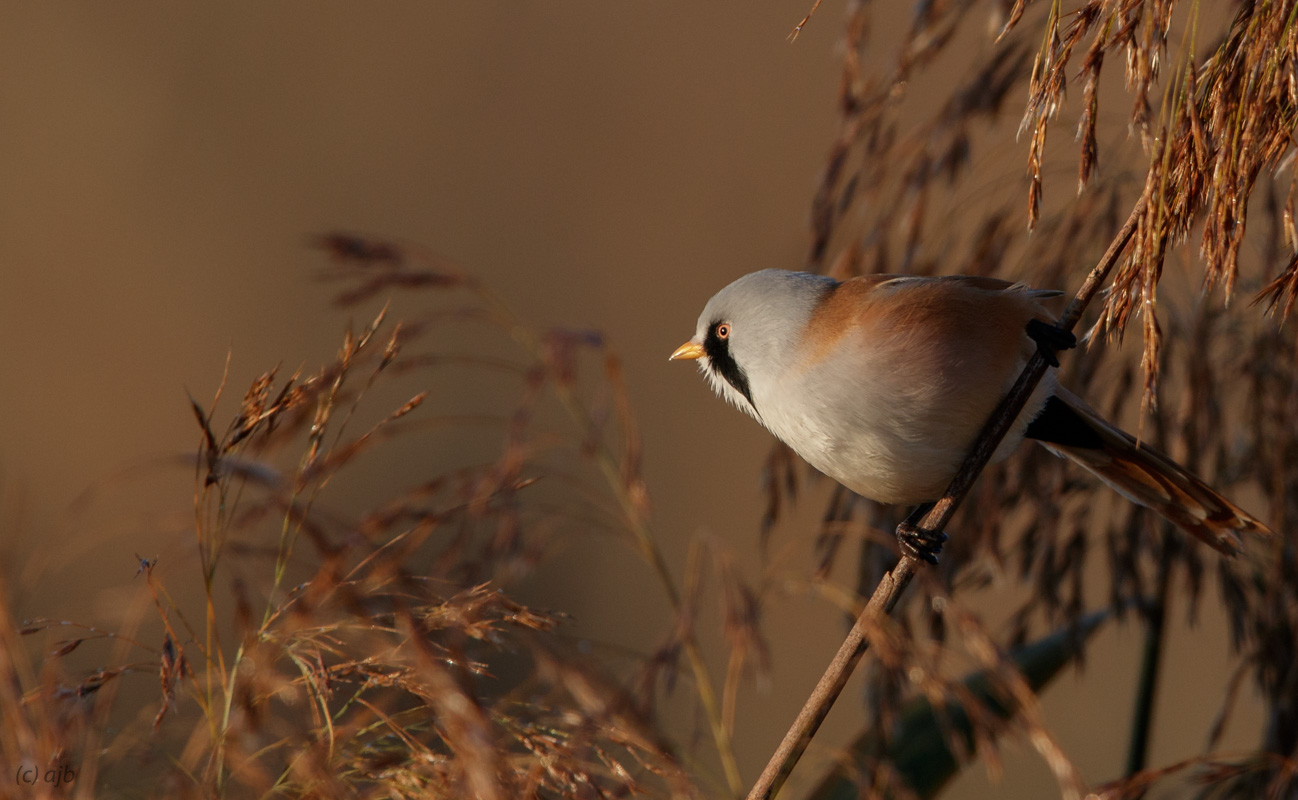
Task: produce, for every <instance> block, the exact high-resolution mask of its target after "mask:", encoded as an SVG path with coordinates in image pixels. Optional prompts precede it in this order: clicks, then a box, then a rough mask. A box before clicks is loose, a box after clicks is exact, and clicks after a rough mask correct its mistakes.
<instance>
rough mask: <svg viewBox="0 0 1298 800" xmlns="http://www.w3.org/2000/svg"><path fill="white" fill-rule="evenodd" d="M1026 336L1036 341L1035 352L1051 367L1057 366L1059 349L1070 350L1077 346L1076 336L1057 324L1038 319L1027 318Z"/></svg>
mask: <svg viewBox="0 0 1298 800" xmlns="http://www.w3.org/2000/svg"><path fill="white" fill-rule="evenodd" d="M1027 330H1028V336H1030V337H1031V338H1032V341H1034V342H1036V343H1037V352H1038V353H1040V354H1041V357H1042V358H1044V359H1045V360H1046V363H1047V364H1049V365H1050V366H1052V367H1058V366H1059V356H1058V353H1059V351H1060V350H1071V349H1073V348H1074V347H1076V346H1077V337H1076V336H1074V335H1073V334H1072V333H1071V332H1070V331H1066V330H1064V329H1063V328H1061V327H1059V326H1058V325H1052V324H1050V323H1049V322H1044V321H1042V320H1039V319H1031V320H1028V326H1027Z"/></svg>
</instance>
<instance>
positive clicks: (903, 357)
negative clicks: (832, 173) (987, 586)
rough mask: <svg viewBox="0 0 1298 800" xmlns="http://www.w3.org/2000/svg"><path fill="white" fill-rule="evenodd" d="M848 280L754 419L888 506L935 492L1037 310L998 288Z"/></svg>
mask: <svg viewBox="0 0 1298 800" xmlns="http://www.w3.org/2000/svg"><path fill="white" fill-rule="evenodd" d="M853 284H854V282H852V281H848V282H845V283H844V284H842V285H841V287H842V288H840V289H839V290H838V291H836V292H834V293H833V294H831V295H830V296H828V297H827V298H826V300H825V302H824V303H823V304H822V308H821V309H818V314H817V315H816V316H813V321H812V322H810V323H809V324H808V333H807V335H806V337H805V339H806V346H804V347H803V348H802V350H803V352H804V353H805V354H806V357H805V358H804V360H803V362H801V363H799V364H797V365H795V366H793V367H791V368H789V369H787V370H786V371H785V372H784V374H782V375H781V376H780V379H779V380H778V381H777V383H776V384H775V385H774V386H772V387H770V389H769V396H770V400H769V401H767V402H766V404H765V408H764V411H763V421H764V422H765V423H766V425H767V427H769V428H770V429H771V430H772V432H774V433H775V434H776V435H777V436H779V437H780V438H781V439H782V440H784V441H785V442H786V443H788V444H789V445H790V446H791V447H792V448H793V449H794V450H795V451H797V452H798V453H799V455H801V456H802V457H803V458H804V459H805V460H807V461H808V462H809V463H810V464H811V465H812V466H814V467H816V468H817V469H819V470H820V471H822V472H824V473H826V474H827V475H829V476H831V477H833V478H834V479H836V480H838V481H839V482H840V483H843V484H844V485H845V486H847V487H848V488H850V489H852V490H853V491H855V492H857V493H859V494H862V495H864V496H866V497H870V498H872V499H875V500H878V501H880V502H887V503H914V502H921V501H924V500H932V499H935V498H936V497H938V496H940V495H941V493H942V491H943V490H944V489H945V488H946V485H947V484H948V483H949V482H950V479H951V477H952V476H953V475H954V473H955V471H956V469H958V467H959V465H960V463H961V462H962V461H963V460H964V458H965V455H966V454H967V452H968V450H969V449H970V447H971V446H972V444H973V441H974V439H975V438H976V437H977V434H978V432H979V431H980V430H981V429H982V426H983V425H984V424H985V422H986V420H987V418H988V416H989V415H990V414H991V412H992V410H993V409H994V408H995V406H996V404H997V403H998V402H999V401H1000V399H1001V397H1003V396H1004V394H1005V393H1006V391H1008V389H1009V387H1010V385H1012V383H1013V382H1014V380H1015V379H1016V378H1017V377H1018V374H1019V373H1020V372H1021V370H1022V367H1023V365H1024V363H1026V361H1027V358H1028V357H1029V356H1030V355H1031V352H1032V349H1033V347H1034V345H1033V344H1032V341H1031V340H1030V339H1029V338H1028V337H1027V335H1026V333H1025V332H1024V326H1025V325H1026V323H1027V320H1028V319H1031V318H1032V317H1033V316H1038V315H1040V314H1042V313H1043V312H1042V311H1041V310H1040V307H1039V306H1038V305H1037V304H1036V301H1035V300H1034V299H1032V298H1031V297H1030V296H1026V295H1024V294H1020V293H1018V292H1007V291H1004V289H1003V288H1002V287H1003V286H1007V284H1000V285H998V286H997V287H996V288H995V289H988V288H983V287H981V286H977V285H969V284H964V285H959V284H954V283H948V282H943V281H931V280H930V281H914V282H908V281H901V282H899V283H898V282H894V281H891V280H889V279H887V278H883V279H876V280H873V281H870V282H866V281H861V282H860V283H859V284H856V285H853ZM843 289H846V290H847V291H846V292H844V291H843ZM817 320H819V322H820V323H824V322H826V321H830V322H832V323H833V325H832V326H826V325H824V324H818V321H817ZM1052 390H1053V375H1051V376H1049V378H1048V379H1047V380H1046V381H1043V382H1042V384H1041V386H1039V387H1038V389H1037V391H1036V392H1035V393H1034V395H1033V398H1032V400H1031V401H1030V402H1029V405H1028V407H1027V408H1026V409H1025V411H1024V414H1023V415H1021V416H1020V418H1019V420H1018V422H1017V424H1016V426H1015V429H1014V430H1012V431H1011V434H1010V435H1009V436H1007V437H1006V440H1005V442H1003V444H1002V447H1001V448H1000V449H998V451H997V456H998V457H1004V456H1005V455H1008V453H1009V452H1010V451H1011V450H1012V449H1013V448H1014V447H1015V446H1016V445H1017V444H1018V441H1019V440H1020V439H1021V438H1022V432H1023V428H1025V427H1026V425H1027V423H1028V421H1029V420H1031V418H1032V417H1033V416H1035V415H1036V413H1037V412H1038V410H1039V409H1040V407H1041V404H1042V403H1044V402H1045V399H1046V397H1048V396H1049V394H1050V393H1051V391H1052Z"/></svg>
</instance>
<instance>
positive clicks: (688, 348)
mask: <svg viewBox="0 0 1298 800" xmlns="http://www.w3.org/2000/svg"><path fill="white" fill-rule="evenodd" d="M702 357H703V345H701V344H698V343H696V342H686V343H685V344H683V345H681V346H680V347H678V348H676V352H674V353H672V354H671V357H670V358H668V359H667V360H668V361H680V360H681V359H689V360H691V361H692V360H694V359H696V358H702Z"/></svg>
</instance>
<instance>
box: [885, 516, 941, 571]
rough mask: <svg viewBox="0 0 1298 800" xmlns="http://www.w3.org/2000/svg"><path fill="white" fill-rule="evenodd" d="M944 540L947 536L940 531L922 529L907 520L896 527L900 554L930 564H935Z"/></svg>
mask: <svg viewBox="0 0 1298 800" xmlns="http://www.w3.org/2000/svg"><path fill="white" fill-rule="evenodd" d="M946 540H947V535H946V534H945V533H943V532H942V531H935V530H930V529H928V528H922V527H920V526H919V525H918V524H916V523H915V522H912V521H911V520H909V519H908V520H906V521H905V522H903V523H901V524H900V525H898V526H897V544H899V545H901V552H902V554H903V555H908V556H911V557H913V558H918V559H920V560H921V561H927V562H928V563H930V564H936V563H937V554H938V553H940V552H942V544H943V543H944V542H946Z"/></svg>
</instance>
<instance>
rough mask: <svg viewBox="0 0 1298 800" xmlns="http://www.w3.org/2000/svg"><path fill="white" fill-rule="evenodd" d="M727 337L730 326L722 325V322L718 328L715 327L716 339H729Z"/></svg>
mask: <svg viewBox="0 0 1298 800" xmlns="http://www.w3.org/2000/svg"><path fill="white" fill-rule="evenodd" d="M729 337H730V325H728V324H727V323H724V322H723V323H721V324H720V325H718V326H717V338H718V339H727V338H729Z"/></svg>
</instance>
